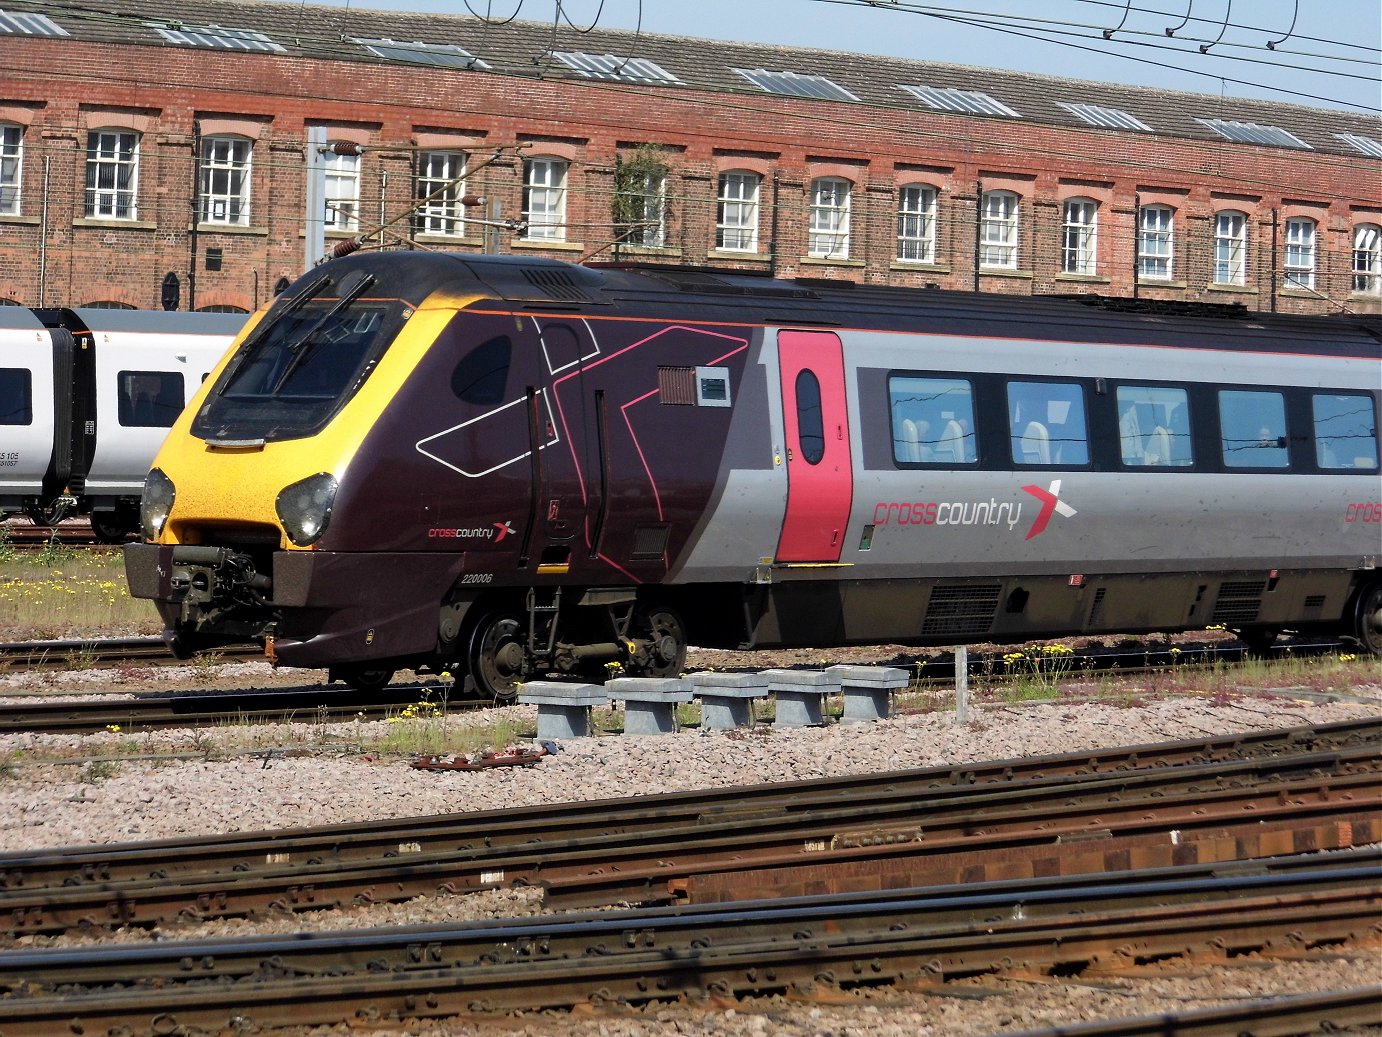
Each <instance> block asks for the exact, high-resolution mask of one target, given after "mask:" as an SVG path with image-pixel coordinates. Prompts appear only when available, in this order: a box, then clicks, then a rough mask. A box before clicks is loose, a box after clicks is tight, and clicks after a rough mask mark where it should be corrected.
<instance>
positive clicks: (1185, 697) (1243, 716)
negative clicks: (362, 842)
mask: <svg viewBox="0 0 1382 1037" xmlns="http://www.w3.org/2000/svg"><path fill="white" fill-rule="evenodd" d="M225 670H226V672H227V673H230V672H231V668H230V667H226V668H225ZM258 672H259V671H257V670H255V669H254V668H253V666H248V667H247V668H246V670H245V675H244V679H245V680H246V681H247V682H251V683H252V682H253V681H254V680H255V679H256V674H257V673H258ZM0 683H3V684H5V685H8V686H10V687H11V688H15V689H16V690H19V686H20V685H22V684H23V681H22V680H21V679H19V678H17V677H6V678H4V679H3V681H2V682H0ZM84 683H85V686H86V687H87V688H88V689H89V690H97V689H96V687H94V686H92V682H90V681H87V682H84ZM43 690H47V691H55V692H61V690H62V689H61V688H60V687H53V686H52V685H51V684H50V685H49V687H47V688H45V689H43ZM110 690H111V691H112V692H115V693H124V692H127V691H129V690H130V689H129V688H127V687H125V686H121V685H117V686H113V687H111V688H110ZM1347 691H1348V694H1347V695H1346V696H1340V697H1338V698H1333V697H1330V696H1328V695H1325V696H1318V695H1308V696H1307V695H1305V694H1300V695H1294V694H1292V693H1291V692H1289V691H1288V692H1285V693H1271V692H1242V693H1237V694H1233V695H1227V696H1226V695H1222V694H1218V695H1215V696H1213V697H1206V696H1200V695H1194V694H1178V695H1176V696H1174V697H1147V696H1144V695H1133V694H1128V695H1125V696H1123V697H1122V698H1121V699H1120V700H1119V701H1097V700H1084V699H1069V700H1066V701H1051V702H1048V701H1042V702H1035V703H1021V704H992V703H991V704H984V705H978V706H975V707H973V708H972V710H971V714H970V719H969V722H968V723H965V724H963V725H961V724H959V723H957V721H956V717H955V714H954V712H953V710H951V709H948V708H937V709H928V710H919V709H917V710H907V711H900V712H899V714H898V715H896V716H894V717H893V718H892V719H889V720H886V721H882V722H877V723H865V724H830V725H827V726H825V727H821V728H809V729H792V730H775V729H774V728H773V727H772V726H771V725H768V724H760V725H758V726H755V727H753V728H750V729H747V730H741V731H732V732H703V731H700V730H697V729H693V728H688V729H683V730H681V731H679V732H678V733H676V734H671V735H657V736H632V735H622V734H615V733H603V732H602V733H600V734H597V735H595V736H593V737H587V738H577V739H571V740H568V741H566V742H564V743H563V744H562V745H561V749H560V751H559V752H558V753H556V754H555V755H553V756H549V757H547V758H545V759H543V760H542V761H540V762H539V763H537V764H536V765H533V766H527V767H507V768H505V767H501V768H491V769H486V770H481V771H447V770H439V771H427V770H417V769H414V768H412V767H411V766H410V764H411V762H412V760H413V759H415V758H416V756H415V755H414V756H408V755H406V754H393V755H383V754H381V753H379V752H378V751H377V748H375V747H377V746H378V745H379V743H380V739H381V738H383V737H384V736H385V735H386V734H387V733H388V728H389V726H390V722H388V721H363V720H357V721H355V722H352V723H346V724H315V723H304V724H297V725H276V726H274V727H272V729H266V730H264V731H260V730H259V729H257V728H256V729H253V730H251V729H247V728H245V727H231V728H227V729H222V730H213V731H203V732H192V731H186V730H183V731H176V730H171V731H159V732H152V733H149V734H139V735H135V736H130V735H128V734H126V733H124V732H118V731H108V732H102V733H100V734H95V735H88V736H84V737H80V736H65V735H5V736H0V759H8V760H10V761H11V762H12V765H11V766H10V767H9V768H7V769H6V770H5V771H4V772H3V774H0V851H20V850H34V849H40V848H45V847H57V846H68V845H77V844H106V843H113V842H127V841H134V840H144V839H159V838H168V837H181V836H195V835H199V834H208V835H209V834H219V833H227V832H239V831H254V830H260V829H275V828H284V827H293V826H298V825H316V824H328V823H335V822H347V821H361V820H369V819H374V818H384V817H406V816H412V815H423V814H434V813H446V812H452V811H465V810H486V809H495V808H502V807H506V806H514V805H530V804H543V803H549V804H550V803H557V802H563V801H571V800H586V799H598V798H610V797H622V796H629V795H636V794H647V793H656V792H666V791H673V790H681V789H694V788H709V787H724V786H730V785H740V784H756V783H760V782H771V781H799V780H803V779H809V778H814V777H823V776H838V775H849V774H865V773H872V772H877V771H889V770H900V769H908V768H915V767H929V766H936V765H947V764H955V763H962V762H969V761H976V760H995V759H1007V758H1013V757H1023V756H1034V755H1043V754H1051V753H1066V752H1072V751H1076V750H1081V749H1098V748H1108V747H1114V746H1126V745H1135V744H1148V743H1156V742H1162V741H1170V740H1176V739H1183V738H1195V737H1200V736H1205V735H1212V734H1222V733H1230V732H1235V731H1251V730H1261V729H1270V728H1279V727H1290V726H1298V725H1307V724H1321V723H1328V722H1331V721H1338V720H1347V719H1357V718H1360V717H1365V716H1376V715H1378V714H1379V712H1382V687H1378V686H1376V685H1369V686H1363V687H1353V688H1349V689H1347ZM4 694H6V691H5V688H3V687H0V695H4ZM1345 699H1346V700H1345ZM496 720H503V721H506V722H507V723H508V724H510V725H512V726H511V727H508V728H505V730H519V731H529V732H531V731H532V730H533V729H534V726H535V720H536V711H535V709H534V708H533V707H529V706H512V707H507V708H505V709H502V710H489V711H478V712H477V711H471V712H462V713H456V714H453V715H451V716H449V718H448V720H447V721H446V725H447V730H449V731H450V730H454V731H456V732H457V733H460V732H462V731H464V730H466V729H472V730H483V729H486V728H489V727H492V725H494V723H495V721H496ZM617 721H618V715H617V714H614V715H612V716H611V715H605V716H604V717H603V722H604V725H605V726H607V727H612V726H615V725H616V724H617ZM409 722H415V721H411V720H398V719H395V720H394V721H393V723H394V724H397V723H409ZM427 722H428V723H434V724H435V723H440V722H439V721H427ZM270 744H276V745H277V746H278V747H279V750H278V751H274V752H271V753H270V752H266V746H268V745H270ZM498 747H499V746H496V748H498ZM428 751H434V750H428ZM188 753H199V754H201V755H200V756H199V757H197V758H186V756H185V755H184V756H180V755H178V754H188ZM93 758H94V759H97V760H99V761H101V762H100V763H99V764H98V763H93V762H92V760H93ZM539 910H541V907H540V902H539V898H538V897H537V896H536V895H535V893H534V892H533V891H529V890H511V891H494V892H490V893H485V894H478V895H473V896H464V897H453V898H420V899H418V900H414V901H411V902H409V903H407V904H396V905H374V906H370V907H360V908H352V909H349V910H341V911H329V912H321V913H318V914H308V915H300V916H296V917H291V918H289V917H285V918H270V919H265V920H262V921H254V922H246V921H237V922H227V923H217V924H215V925H203V926H198V927H195V928H188V929H186V930H181V931H174V930H169V931H164V932H160V933H158V934H156V938H169V937H178V936H206V935H219V934H231V933H251V932H254V933H286V932H293V931H297V930H300V929H304V928H312V929H317V928H353V927H362V926H384V925H398V924H413V923H419V922H438V921H463V920H466V919H473V918H488V917H501V916H505V915H511V914H512V915H521V914H529V913H532V912H534V911H539ZM93 938H94V939H98V940H99V939H112V940H143V939H149V938H151V936H150V934H148V933H144V932H138V931H136V932H128V933H118V934H110V935H101V936H96V937H90V938H87V937H84V938H81V940H82V942H86V941H88V940H89V939H93ZM70 942H76V941H75V940H74V938H71V937H64V938H62V939H60V940H56V941H51V940H46V939H39V938H34V939H32V940H26V941H25V943H26V945H29V946H47V945H50V944H62V943H70ZM1380 978H1382V969H1379V967H1378V962H1377V959H1376V952H1375V951H1369V952H1366V953H1362V952H1360V953H1358V954H1351V953H1341V954H1340V955H1339V956H1337V957H1335V958H1332V959H1329V960H1325V961H1318V962H1291V963H1272V964H1265V963H1256V964H1254V966H1253V967H1251V968H1237V969H1204V968H1196V969H1191V968H1189V967H1186V966H1181V967H1177V966H1176V965H1175V964H1174V963H1173V964H1171V965H1168V966H1166V969H1165V975H1164V976H1163V975H1155V976H1152V977H1149V978H1137V979H1128V978H1121V977H1120V978H1108V979H1100V980H1098V981H1097V982H1090V983H1083V984H1082V983H1080V982H1079V981H1078V980H1076V981H1074V982H1055V981H1050V982H1047V981H1041V980H1038V979H1036V978H1032V977H1026V978H1022V979H997V978H987V979H985V980H984V981H983V982H982V983H964V982H962V983H957V984H953V985H950V986H953V989H951V990H950V991H949V992H948V993H946V994H943V995H940V996H936V995H925V994H916V993H907V992H903V991H898V990H893V989H884V990H880V991H876V992H872V993H869V994H866V995H860V996H858V997H857V998H855V999H853V1002H852V1003H851V1004H849V1005H845V1006H827V1005H820V1004H812V1003H804V1002H793V1001H786V1000H783V999H775V998H768V999H760V1000H754V1001H748V1002H743V1003H740V1004H735V1005H717V1006H712V1009H711V1010H709V1011H707V1010H705V1009H692V1008H689V1007H683V1006H656V1007H652V1008H649V1009H646V1010H640V1011H628V1012H625V1013H623V1014H618V1013H616V1014H613V1015H608V1016H601V1017H599V1018H584V1017H582V1016H578V1015H577V1016H573V1015H568V1014H550V1015H549V1014H539V1015H534V1016H529V1017H527V1018H521V1019H518V1020H516V1021H515V1022H513V1023H511V1024H507V1025H506V1026H505V1027H501V1028H500V1029H498V1030H494V1029H492V1028H491V1025H490V1024H471V1023H461V1022H455V1023H447V1024H418V1025H416V1026H412V1027H404V1028H395V1029H394V1030H392V1031H388V1032H396V1033H411V1034H426V1035H429V1037H432V1035H443V1034H445V1035H449V1037H450V1035H454V1037H460V1035H465V1034H478V1033H490V1032H510V1033H512V1032H517V1033H524V1034H533V1035H548V1034H552V1035H555V1034H562V1035H570V1037H596V1035H599V1037H633V1035H653V1034H723V1035H727V1037H736V1035H759V1034H783V1035H787V1037H796V1035H803V1037H805V1035H832V1037H845V1035H851V1037H853V1035H858V1037H866V1035H867V1037H903V1035H908V1037H914V1035H929V1034H934V1035H937V1037H940V1035H951V1034H954V1035H957V1037H960V1035H969V1034H976V1035H977V1034H997V1033H1003V1032H1013V1031H1017V1030H1020V1029H1024V1028H1029V1027H1035V1026H1041V1025H1052V1024H1055V1023H1063V1024H1069V1023H1074V1022H1077V1021H1081V1020H1087V1019H1100V1018H1114V1017H1122V1016H1133V1015H1144V1014H1155V1013H1158V1012H1165V1011H1171V1010H1183V1009H1185V1008H1188V1007H1194V1006H1196V1005H1198V1004H1203V1005H1205V1006H1207V1005H1210V1004H1214V1003H1221V1002H1222V1001H1223V1000H1224V999H1226V998H1227V999H1232V998H1245V997H1256V996H1262V995H1263V994H1270V993H1290V992H1298V993H1304V992H1309V991H1314V990H1323V989H1329V988H1332V987H1342V986H1358V985H1362V984H1366V983H1376V982H1378V981H1379V979H1380ZM966 987H968V988H971V992H972V993H975V995H976V997H974V998H968V997H961V996H958V995H960V994H962V993H963V992H964V988H966ZM1379 1025H1382V1018H1380V1019H1379ZM312 1032H314V1033H327V1032H332V1033H334V1032H336V1031H335V1030H325V1029H323V1030H317V1031H312ZM340 1032H341V1033H345V1032H347V1031H346V1030H344V1029H342V1030H340ZM351 1032H355V1031H351Z"/></svg>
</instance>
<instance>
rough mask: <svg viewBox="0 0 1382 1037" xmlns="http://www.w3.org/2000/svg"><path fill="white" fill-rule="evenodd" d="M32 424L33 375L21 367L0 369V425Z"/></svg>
mask: <svg viewBox="0 0 1382 1037" xmlns="http://www.w3.org/2000/svg"><path fill="white" fill-rule="evenodd" d="M33 423H34V391H33V375H32V374H31V373H30V372H29V370H28V369H27V368H23V367H0V425H32V424H33Z"/></svg>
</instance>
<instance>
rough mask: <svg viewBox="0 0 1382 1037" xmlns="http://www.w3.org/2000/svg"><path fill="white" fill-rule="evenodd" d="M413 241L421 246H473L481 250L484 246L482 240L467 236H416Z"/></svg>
mask: <svg viewBox="0 0 1382 1037" xmlns="http://www.w3.org/2000/svg"><path fill="white" fill-rule="evenodd" d="M413 240H414V241H416V242H418V243H419V244H422V245H449V246H453V247H454V246H459V245H466V246H474V247H477V248H481V247H483V246H484V244H485V240H484V238H479V237H475V236H474V235H467V234H416V235H414V236H413Z"/></svg>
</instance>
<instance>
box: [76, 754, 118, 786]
mask: <svg viewBox="0 0 1382 1037" xmlns="http://www.w3.org/2000/svg"><path fill="white" fill-rule="evenodd" d="M119 773H120V765H119V764H118V763H116V762H115V761H114V760H90V761H88V762H87V763H86V764H85V765H83V767H82V769H81V771H80V772H79V773H78V774H77V780H78V781H80V782H82V783H83V784H85V785H99V784H100V783H101V782H103V781H105V780H107V779H108V778H113V777H115V775H117V774H119Z"/></svg>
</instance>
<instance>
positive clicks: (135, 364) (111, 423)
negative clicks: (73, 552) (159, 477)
mask: <svg viewBox="0 0 1382 1037" xmlns="http://www.w3.org/2000/svg"><path fill="white" fill-rule="evenodd" d="M245 320H246V316H245V314H237V313H175V312H165V311H163V310H114V309H94V308H93V309H37V310H30V309H28V308H26V307H23V306H0V518H3V517H5V516H8V515H11V514H16V513H19V512H23V513H24V514H27V515H28V516H29V517H30V518H32V519H33V520H34V521H35V522H36V523H39V524H44V525H51V524H53V523H55V522H57V521H58V520H59V519H62V518H65V517H68V516H70V515H89V516H90V517H91V528H92V531H93V532H94V533H95V535H96V537H97V538H98V539H100V540H103V541H106V542H108V543H117V542H119V541H121V540H124V539H125V537H126V536H127V535H128V534H130V533H132V532H134V531H135V530H136V529H138V528H139V494H140V491H141V490H142V489H143V487H144V477H145V476H146V475H147V474H148V472H149V465H150V464H152V463H153V458H154V454H155V453H156V452H157V451H158V447H159V444H160V443H162V442H163V437H164V436H165V435H167V433H168V429H169V428H170V427H171V426H172V424H173V422H174V421H175V420H177V416H178V414H180V413H181V412H182V408H183V407H184V406H185V405H186V403H187V401H188V399H189V398H190V397H191V395H192V394H193V393H194V392H196V390H197V388H198V387H199V386H200V385H201V381H202V379H203V378H205V377H206V376H207V374H208V373H209V372H210V371H211V369H212V368H213V367H214V366H215V365H216V362H217V361H218V360H220V359H221V357H222V356H223V355H224V354H225V351H226V349H227V347H229V345H230V344H231V342H232V341H233V340H234V338H235V335H236V333H237V332H238V331H239V330H240V328H241V327H242V326H243V325H244V323H245Z"/></svg>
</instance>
